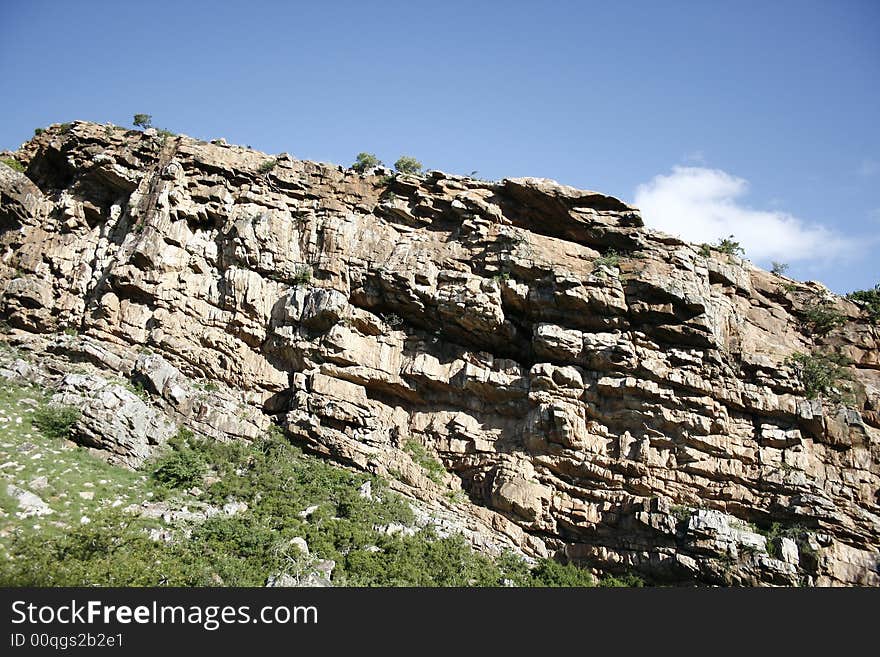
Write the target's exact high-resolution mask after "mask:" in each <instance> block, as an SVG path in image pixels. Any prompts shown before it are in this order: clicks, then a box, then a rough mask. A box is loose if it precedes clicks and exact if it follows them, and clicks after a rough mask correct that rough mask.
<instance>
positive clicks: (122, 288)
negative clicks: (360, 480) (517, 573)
mask: <svg viewBox="0 0 880 657" xmlns="http://www.w3.org/2000/svg"><path fill="white" fill-rule="evenodd" d="M15 155H16V157H18V158H19V159H20V161H22V162H23V163H24V164H25V165H26V166H27V170H26V174H20V173H17V172H15V171H13V170H12V169H10V168H8V167H4V166H2V165H0V253H2V257H0V292H2V298H0V316H2V318H3V319H4V320H5V321H6V322H7V323H8V324H9V325H10V326H11V327H12V331H11V333H10V334H9V335H7V336H6V338H5V339H6V340H7V341H9V342H11V343H13V344H16V345H18V346H19V347H21V348H22V349H24V350H25V351H26V352H29V353H31V354H32V355H41V357H44V358H49V359H50V360H52V362H56V363H63V362H74V361H87V362H89V363H91V364H92V365H94V366H96V367H97V368H99V369H101V370H104V371H106V372H107V376H110V373H113V374H115V375H117V376H122V377H124V378H126V379H127V380H129V381H131V382H140V384H141V385H142V386H143V387H144V388H145V389H146V390H148V391H149V392H150V393H152V398H151V399H152V406H151V407H149V408H148V407H147V406H146V405H144V406H145V407H144V409H140V410H137V413H139V415H137V418H138V419H136V420H135V419H131V418H129V419H128V420H126V419H125V418H124V417H119V418H118V419H119V420H120V421H121V422H128V423H129V425H131V426H143V427H147V429H145V430H144V431H143V432H141V433H138V432H137V431H134V432H132V433H131V434H130V435H127V436H126V435H122V434H120V433H119V432H118V431H117V432H113V436H115V437H113V436H110V437H107V436H105V437H104V438H101V437H99V436H97V435H94V432H92V434H90V433H89V430H88V423H87V422H86V421H84V422H83V426H82V427H81V428H80V429H81V430H80V431H79V434H80V440H83V441H84V442H87V443H89V444H92V445H96V446H99V447H101V448H104V449H107V450H108V451H109V452H110V453H112V454H113V458H115V459H116V460H118V461H120V462H123V463H127V464H129V465H137V464H138V463H139V462H141V461H142V460H143V458H144V457H145V455H146V454H147V453H148V452H149V451H150V450H151V449H154V446H155V445H159V444H161V443H162V442H163V440H164V439H165V438H167V435H168V430H167V428H168V427H169V426H173V425H176V424H187V425H189V426H191V427H192V428H193V429H194V430H196V431H199V432H201V433H204V434H207V435H212V436H214V437H216V438H218V439H228V438H229V437H238V438H243V439H249V438H252V437H254V436H255V435H258V434H259V432H261V431H263V430H265V428H266V427H267V426H268V424H269V422H270V419H271V420H274V421H275V422H276V423H278V424H280V425H281V426H282V427H283V428H285V429H286V430H287V431H288V432H289V434H290V435H291V436H292V438H293V439H295V440H296V441H298V442H300V443H302V444H304V445H306V446H307V447H308V448H310V449H312V450H314V451H316V452H318V453H321V454H323V455H326V456H327V457H328V458H332V459H335V460H338V461H340V462H344V463H347V464H350V465H354V466H356V467H360V468H364V469H367V470H370V471H373V472H376V473H378V474H381V475H384V476H387V477H389V478H390V479H394V480H398V481H399V482H400V483H399V484H398V486H399V487H401V488H402V489H404V490H406V491H407V492H408V493H409V494H410V495H413V496H416V497H419V498H420V499H422V500H424V502H425V503H427V504H433V505H435V506H436V507H437V508H440V507H444V508H446V510H447V511H446V512H454V513H458V514H460V515H464V516H466V517H467V518H469V519H470V520H469V521H468V522H470V523H471V525H472V526H473V527H475V528H477V529H478V531H475V532H474V533H473V535H472V536H471V538H472V539H473V540H475V542H479V540H480V539H478V538H477V537H479V536H482V537H484V538H485V537H487V536H492V535H494V536H496V537H502V538H503V540H501V543H500V544H502V545H505V544H510V545H515V546H517V547H518V548H519V549H521V550H523V551H524V552H526V553H527V554H533V555H538V554H550V553H560V554H564V555H566V556H567V557H568V558H570V559H574V560H578V561H583V562H585V563H588V564H590V565H591V566H593V567H595V568H599V569H602V570H606V571H611V572H614V571H619V570H637V571H640V572H642V573H644V574H645V575H646V576H648V577H649V578H651V579H653V580H656V581H671V582H704V583H732V584H761V583H767V584H798V583H811V584H820V585H834V584H868V585H877V584H880V574H878V563H880V429H878V424H880V422H878V421H877V417H878V412H880V329H878V327H877V326H876V325H872V324H871V323H870V322H869V321H868V320H867V318H866V317H865V315H864V312H863V311H862V309H861V308H859V307H858V306H857V305H855V304H853V303H851V302H849V301H846V300H844V299H841V298H838V297H835V296H834V295H832V294H830V293H829V292H828V291H827V290H826V289H825V288H824V287H822V286H821V285H819V284H816V283H796V282H794V281H791V280H789V279H785V278H780V277H778V276H774V275H772V274H770V273H768V272H765V271H763V270H761V269H759V268H757V267H755V266H753V265H752V264H751V263H749V262H748V261H743V260H740V259H739V258H737V257H734V256H729V255H725V254H721V253H718V252H713V253H712V254H711V255H709V256H708V257H707V256H705V255H703V254H702V253H701V251H700V249H699V248H697V247H695V246H693V245H690V244H687V243H684V242H682V241H680V240H678V239H675V238H673V237H670V236H668V235H664V234H660V233H656V232H652V231H649V230H647V229H645V228H644V227H643V226H642V222H641V219H640V217H639V214H638V211H637V210H636V209H635V208H631V207H629V206H627V205H626V204H625V203H623V202H621V201H619V200H617V199H614V198H612V197H608V196H605V195H603V194H599V193H595V192H584V191H580V190H575V189H572V188H569V187H564V186H562V185H558V184H557V183H555V182H552V181H549V180H544V179H532V178H522V179H513V180H504V181H501V182H498V183H488V182H482V181H476V180H473V179H469V178H466V177H461V176H451V175H447V174H443V173H440V172H431V173H430V174H429V175H427V176H426V177H414V176H404V175H401V176H397V177H396V178H394V179H393V180H391V182H388V181H387V180H386V179H384V178H383V177H381V176H379V175H367V176H364V175H360V174H358V173H356V172H354V171H352V170H346V169H343V168H341V167H335V166H329V165H324V164H316V163H312V162H306V161H300V160H296V159H294V158H292V157H290V156H288V155H287V154H282V155H280V156H277V163H276V165H275V166H274V167H273V168H272V169H271V171H269V172H268V173H261V172H260V167H261V165H263V164H264V162H266V161H267V160H268V159H269V157H268V156H266V155H265V154H261V153H257V152H254V151H252V150H248V149H245V148H240V147H235V146H227V145H220V144H207V143H204V142H199V141H197V140H194V139H190V138H188V137H184V136H177V137H167V138H164V139H163V138H161V137H159V136H157V135H155V134H147V133H140V132H133V131H130V132H126V131H123V130H120V129H114V128H112V127H104V126H99V125H94V124H89V123H82V122H77V123H74V124H73V126H72V127H71V128H70V129H69V130H67V131H65V130H63V129H62V128H60V127H57V126H56V127H53V128H50V129H48V130H47V131H46V132H44V133H43V134H42V135H40V136H39V137H36V138H35V139H34V140H33V141H31V142H29V143H28V144H26V145H25V146H23V148H22V149H21V150H20V151H19V152H17V153H16V154H15ZM379 173H381V172H379ZM611 250H614V251H616V252H617V253H618V254H620V255H621V257H620V259H619V261H617V262H615V260H616V259H615V258H609V257H603V256H607V255H608V254H609V253H610V251H611ZM826 300H827V301H828V302H829V303H830V304H831V306H832V307H833V308H834V309H835V310H836V311H837V312H839V313H841V314H843V315H844V316H845V317H846V319H847V323H846V324H845V325H844V326H842V327H840V328H837V329H835V330H833V331H832V332H830V333H829V334H828V335H826V336H824V337H819V336H817V335H815V334H814V333H815V332H814V331H811V330H810V328H809V326H808V325H807V324H806V323H805V321H804V315H805V312H806V310H807V309H808V308H809V307H811V306H812V305H815V304H816V303H819V302H821V301H826ZM64 331H67V332H68V333H70V332H72V331H75V332H77V333H78V336H77V337H72V336H69V335H64V334H63V333H64ZM817 347H835V348H839V349H840V350H842V351H843V352H844V353H845V354H846V355H848V356H849V357H850V358H851V359H852V360H853V361H854V363H855V365H854V367H852V368H851V369H852V376H853V378H854V380H855V381H856V382H857V385H855V386H854V388H855V391H854V398H853V399H852V400H850V402H851V403H850V404H849V406H848V407H845V406H840V405H835V404H832V403H830V402H828V401H824V402H823V401H817V400H808V399H806V396H805V394H804V391H803V388H802V385H801V383H800V381H799V380H798V378H797V376H796V373H795V372H794V371H793V369H792V368H791V367H790V366H788V365H786V358H787V357H788V356H790V355H792V354H793V353H796V352H805V353H806V352H810V351H811V350H813V349H815V348H817ZM19 367H21V366H19ZM58 367H59V368H60V369H62V370H63V366H61V365H59V366H58ZM6 369H7V370H9V368H8V367H7V368H6ZM20 374H21V373H19V374H18V375H20ZM58 376H59V377H60V378H59V379H58V380H57V381H56V383H57V385H58V395H59V396H60V399H62V400H64V401H71V400H73V397H70V395H74V396H76V400H75V401H77V403H80V402H83V400H86V399H90V400H93V401H94V400H95V399H96V398H98V399H100V400H101V402H100V404H97V408H98V410H96V411H95V412H96V413H97V412H108V413H112V412H113V409H114V408H116V406H114V405H113V404H115V403H117V402H118V401H119V400H120V398H121V397H124V396H125V395H124V393H125V392H126V390H125V388H124V387H122V388H120V387H119V386H113V384H108V385H110V387H109V388H108V387H107V386H104V384H100V385H99V382H94V381H93V382H92V383H95V385H91V384H90V383H89V381H87V380H84V379H82V378H80V379H76V377H77V376H80V377H83V376H86V375H77V374H75V373H71V372H69V371H67V372H65V371H60V372H58ZM105 383H106V381H105ZM199 385H201V386H203V388H202V390H201V393H204V392H205V390H204V386H209V387H211V388H213V387H214V386H216V387H217V388H218V390H217V391H216V392H215V391H213V390H212V391H211V393H210V394H200V391H199V389H198V386H199ZM102 386H103V387H102ZM135 399H137V398H135ZM129 401H130V402H132V404H130V405H127V406H126V408H129V409H130V408H132V407H137V404H136V403H135V400H129ZM83 403H84V402H83ZM90 407H95V404H94V403H91V406H90ZM101 409H103V411H101ZM158 411H161V412H162V413H161V414H159V415H155V414H156V413H157V412H158ZM126 412H128V411H126ZM85 417H86V419H87V418H88V417H89V415H88V414H86V416H85ZM129 420H131V421H129ZM120 426H121V425H120ZM123 433H124V432H123ZM415 443H418V444H419V445H421V446H422V447H423V448H424V449H425V450H427V452H428V453H429V454H432V455H434V457H435V458H437V459H438V460H440V461H441V462H442V464H443V466H444V468H445V471H446V472H445V475H444V476H442V477H434V479H432V478H431V477H429V476H428V473H427V471H426V470H425V468H424V467H423V465H424V464H420V463H419V462H418V460H419V459H418V458H414V457H413V455H414V454H415V453H416V451H415V450H414V449H413V445H414V444H415ZM435 479H436V481H435ZM458 490H463V491H464V493H465V494H466V496H467V498H469V500H470V502H467V503H464V502H457V503H455V504H452V503H449V502H448V501H447V497H450V498H451V497H453V496H454V493H455V491H458ZM773 523H779V526H778V527H776V528H775V529H774V530H772V531H771V528H772V526H773ZM490 542H491V541H490Z"/></svg>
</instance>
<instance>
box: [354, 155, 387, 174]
mask: <svg viewBox="0 0 880 657" xmlns="http://www.w3.org/2000/svg"><path fill="white" fill-rule="evenodd" d="M378 166H382V162H381V160H379V158H378V157H376V156H375V155H374V154H373V153H358V154H357V159H356V160H355V162H354V164H352V165H351V168H352V169H354V170H355V171H357V172H358V173H364V172H366V171H367V169H372V168H373V167H378Z"/></svg>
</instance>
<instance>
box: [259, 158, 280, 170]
mask: <svg viewBox="0 0 880 657" xmlns="http://www.w3.org/2000/svg"><path fill="white" fill-rule="evenodd" d="M276 164H278V160H266V161H265V162H263V163H262V164H261V165H260V166H259V167H258V168H257V171H259V172H260V173H269V172H270V171H271V170H272V169H274V168H275V165H276Z"/></svg>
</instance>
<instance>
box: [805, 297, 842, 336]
mask: <svg viewBox="0 0 880 657" xmlns="http://www.w3.org/2000/svg"><path fill="white" fill-rule="evenodd" d="M801 316H802V317H803V319H804V322H805V323H806V325H807V326H808V327H809V328H810V329H812V331H813V332H814V333H816V334H818V335H826V334H828V333H830V332H831V331H833V330H834V329H835V328H837V327H838V326H843V325H844V324H846V316H845V315H843V314H842V313H840V312H838V311H837V310H836V309H835V308H834V305H833V304H832V303H831V302H829V301H821V302H819V303H814V304H812V305H809V306H807V307H806V308H804V310H803V311H801Z"/></svg>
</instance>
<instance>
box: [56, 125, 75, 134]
mask: <svg viewBox="0 0 880 657" xmlns="http://www.w3.org/2000/svg"><path fill="white" fill-rule="evenodd" d="M72 127H73V124H72V123H62V124H61V125H59V126H58V129H59V130H60V131H61V134H62V135H63V134H65V133H67V132H70V129H71V128H72Z"/></svg>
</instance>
